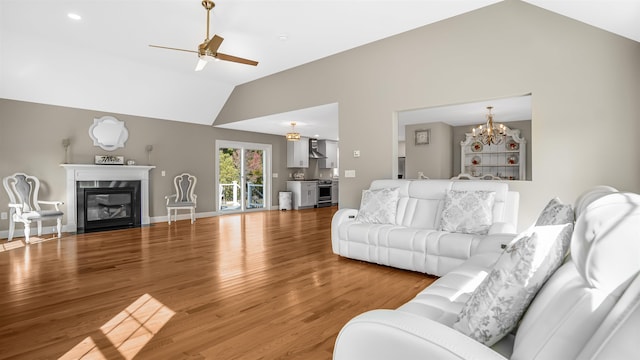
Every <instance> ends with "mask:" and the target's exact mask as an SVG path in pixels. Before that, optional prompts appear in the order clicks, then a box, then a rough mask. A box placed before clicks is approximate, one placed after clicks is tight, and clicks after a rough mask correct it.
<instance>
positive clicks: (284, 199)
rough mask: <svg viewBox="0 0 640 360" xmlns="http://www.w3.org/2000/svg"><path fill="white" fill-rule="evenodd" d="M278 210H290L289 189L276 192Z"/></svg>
mask: <svg viewBox="0 0 640 360" xmlns="http://www.w3.org/2000/svg"><path fill="white" fill-rule="evenodd" d="M278 205H279V206H280V210H291V191H280V193H279V194H278Z"/></svg>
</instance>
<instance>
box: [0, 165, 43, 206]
mask: <svg viewBox="0 0 640 360" xmlns="http://www.w3.org/2000/svg"><path fill="white" fill-rule="evenodd" d="M2 185H4V188H5V190H7V194H9V201H10V202H11V203H12V204H22V211H24V212H26V211H33V210H40V206H39V205H38V191H39V190H40V180H38V178H37V177H35V176H31V175H27V174H25V173H15V174H13V175H11V176H7V177H5V178H4V179H2Z"/></svg>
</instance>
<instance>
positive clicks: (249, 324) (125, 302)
mask: <svg viewBox="0 0 640 360" xmlns="http://www.w3.org/2000/svg"><path fill="white" fill-rule="evenodd" d="M335 209H336V208H335V207H331V208H321V209H309V210H300V211H282V212H280V211H266V212H257V213H248V214H229V215H223V216H218V217H211V218H203V219H198V220H197V221H196V223H195V224H194V225H191V224H190V222H189V221H188V220H186V221H179V222H177V223H172V224H171V226H168V225H167V224H166V223H157V224H153V225H151V226H148V227H143V228H137V229H126V230H115V231H108V232H101V233H91V234H79V235H68V234H67V235H63V237H62V239H50V240H46V241H41V242H39V243H33V244H31V245H29V246H23V247H19V244H20V242H19V241H20V240H21V239H17V240H14V241H13V242H12V243H7V242H6V241H4V240H3V241H2V242H1V243H0V244H2V245H5V246H4V248H11V247H16V245H18V247H16V248H14V249H7V250H4V251H2V249H3V246H0V358H1V359H58V358H63V359H77V358H84V359H132V358H135V359H330V358H331V354H332V350H333V344H334V342H335V338H336V335H337V334H338V331H339V330H340V328H341V327H342V326H343V325H344V324H345V323H346V322H347V321H348V320H349V319H350V318H352V317H354V316H355V315H357V314H360V313H362V312H364V311H367V310H370V309H375V308H395V307H398V306H399V305H401V304H403V303H404V302H406V301H408V300H409V299H410V298H412V297H413V296H415V294H416V293H418V292H419V291H420V290H421V289H423V288H424V287H426V286H427V285H428V284H430V283H431V282H432V281H433V280H434V278H432V277H429V276H426V275H423V274H419V273H414V272H407V271H402V270H398V269H393V268H389V267H383V266H378V265H374V264H368V263H362V262H358V261H354V260H349V259H344V258H341V257H339V256H337V255H335V254H333V253H332V252H331V240H330V232H331V230H330V224H331V216H332V215H333V213H334V212H335ZM36 241H37V240H36ZM83 356H84V357H83Z"/></svg>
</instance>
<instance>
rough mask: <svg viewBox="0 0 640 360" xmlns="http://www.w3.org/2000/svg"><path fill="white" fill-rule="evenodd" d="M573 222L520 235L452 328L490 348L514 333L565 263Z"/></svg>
mask: <svg viewBox="0 0 640 360" xmlns="http://www.w3.org/2000/svg"><path fill="white" fill-rule="evenodd" d="M572 232H573V223H569V224H565V225H549V226H534V227H532V228H531V229H529V230H528V231H526V232H525V233H523V234H520V235H519V236H518V239H516V240H515V241H513V242H512V243H511V244H510V245H509V246H508V247H507V249H506V250H505V251H504V252H503V253H502V255H501V256H500V258H499V259H498V261H497V262H496V264H495V265H494V267H493V269H492V270H491V272H490V273H489V275H487V277H486V278H485V279H484V280H483V281H482V283H480V285H479V286H478V288H477V289H476V290H475V291H474V292H473V294H471V297H469V299H468V300H467V302H466V303H465V305H464V306H463V308H462V310H461V311H460V314H458V320H457V321H456V322H455V323H454V324H453V328H454V329H456V330H458V331H460V332H462V333H463V334H465V335H467V336H469V337H471V338H473V339H475V340H476V341H479V342H481V343H483V344H485V345H487V346H491V345H493V344H495V343H496V342H498V341H499V340H500V339H502V338H503V337H504V336H505V335H507V334H508V333H509V332H511V331H512V330H513V329H514V328H515V327H516V326H517V324H518V321H519V320H520V318H521V317H522V315H523V314H524V312H525V311H526V309H527V307H528V306H529V304H530V303H531V300H533V297H534V296H535V295H536V293H537V292H538V290H540V288H542V285H544V283H545V282H546V281H547V279H548V278H549V277H550V276H551V275H552V274H553V273H554V272H555V271H556V269H557V268H558V267H559V266H560V265H561V264H562V261H563V259H564V256H565V254H566V252H567V250H568V248H569V243H570V240H571V234H572Z"/></svg>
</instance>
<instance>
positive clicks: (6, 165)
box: [0, 99, 288, 230]
mask: <svg viewBox="0 0 640 360" xmlns="http://www.w3.org/2000/svg"><path fill="white" fill-rule="evenodd" d="M104 115H111V116H115V117H116V118H118V119H119V120H123V121H124V122H125V123H126V127H127V129H128V131H129V139H128V140H127V142H126V146H125V147H124V148H123V149H118V150H116V151H112V152H107V151H104V150H102V149H100V148H98V147H95V146H93V142H92V140H91V139H90V137H89V133H88V130H89V127H90V126H91V124H93V119H94V118H96V117H101V116H104ZM65 138H69V139H70V140H71V146H70V159H69V162H70V163H80V164H91V163H93V161H94V158H93V156H94V155H106V154H111V155H122V156H124V157H125V159H133V160H135V161H136V163H137V164H140V165H146V164H147V155H146V152H145V147H146V145H153V151H152V152H151V165H155V166H156V168H155V169H153V170H152V171H151V173H150V215H151V216H152V217H154V216H166V208H165V207H164V205H165V200H164V196H165V195H169V194H172V193H173V191H174V189H173V188H172V185H171V179H172V177H173V176H175V175H177V174H180V173H182V172H190V173H192V174H194V175H196V176H197V177H198V184H197V186H196V193H197V194H198V208H197V212H198V213H204V212H212V211H215V209H216V206H217V204H216V203H215V202H214V200H215V193H214V190H215V186H214V185H215V141H216V140H218V139H220V140H231V141H242V142H252V143H264V144H271V145H272V158H273V159H272V169H273V172H276V173H279V177H278V178H277V179H273V187H272V199H273V200H272V203H273V205H274V206H275V205H276V204H277V203H278V196H277V195H278V191H281V190H285V189H286V183H285V182H286V180H287V179H286V174H287V173H288V169H287V168H286V165H287V164H286V143H285V141H286V140H285V139H284V137H282V136H274V135H264V134H257V133H250V132H243V131H234V130H225V129H218V128H214V127H211V126H206V125H195V124H187V123H181V122H175V121H164V120H158V119H150V118H143V117H137V116H129V115H122V114H112V113H103V112H98V111H89V110H81V109H73V108H66V107H60V106H51V105H43V104H34V103H28V102H21V101H13V100H6V99H0V159H2V160H1V161H0V177H5V176H7V175H10V174H13V173H15V172H25V173H27V174H30V175H35V176H37V177H38V178H40V179H41V180H42V181H43V183H44V186H43V188H42V189H41V194H40V197H41V198H42V199H51V200H54V199H55V200H62V201H65V199H66V189H65V171H64V169H63V168H62V167H60V164H61V163H63V162H64V148H63V147H62V139H65ZM162 170H165V171H166V176H165V177H162V176H161V171H162ZM8 202H9V199H8V197H7V194H6V193H5V191H4V189H2V190H1V191H0V211H7V207H6V204H7V203H8ZM64 223H66V219H65V220H64ZM6 229H8V221H7V220H0V230H6ZM17 229H22V227H21V226H18V227H17Z"/></svg>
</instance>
